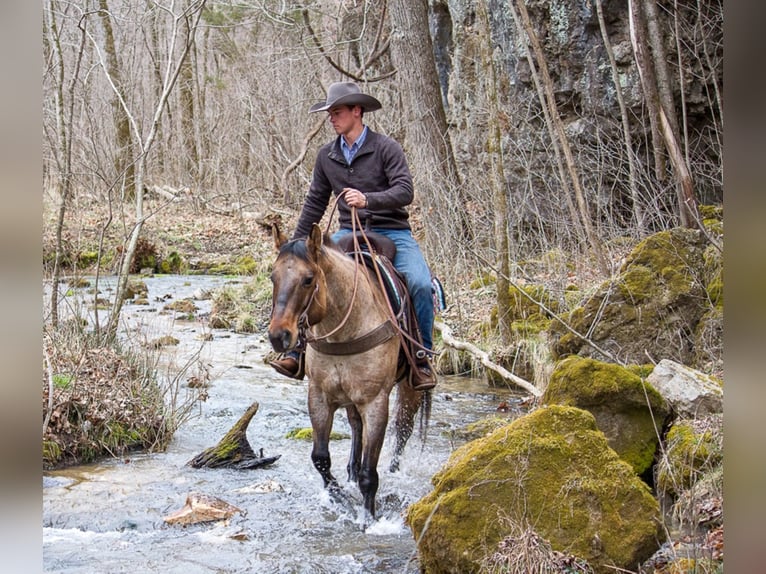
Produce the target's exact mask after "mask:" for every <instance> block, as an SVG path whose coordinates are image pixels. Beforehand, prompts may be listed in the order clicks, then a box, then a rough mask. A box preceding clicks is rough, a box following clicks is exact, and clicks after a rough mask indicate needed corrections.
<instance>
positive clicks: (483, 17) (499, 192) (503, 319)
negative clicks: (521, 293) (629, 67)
mask: <svg viewBox="0 0 766 574" xmlns="http://www.w3.org/2000/svg"><path fill="white" fill-rule="evenodd" d="M476 11H477V16H478V17H479V18H478V19H479V26H480V28H481V39H480V45H481V67H482V69H483V75H484V78H485V86H484V93H485V94H486V99H487V109H488V111H489V118H488V121H487V124H488V130H487V132H488V133H487V151H488V154H489V162H490V170H489V174H488V175H489V181H490V186H491V187H492V204H493V212H494V237H495V261H496V263H495V264H496V266H497V268H498V270H499V271H500V273H498V275H497V282H496V285H495V286H496V288H497V293H496V297H497V299H496V301H497V326H498V330H499V332H500V340H501V342H502V344H503V346H506V347H507V346H509V345H510V344H511V342H512V341H511V334H512V331H511V317H512V314H511V294H510V283H509V282H508V279H507V277H509V276H510V258H511V254H510V248H509V243H508V202H509V200H508V191H507V188H506V183H505V171H504V169H503V147H502V137H501V131H500V121H499V114H498V104H497V78H496V75H495V62H494V60H493V58H492V34H491V29H490V25H489V17H488V16H487V6H486V0H480V1H479V2H478V4H477V9H476Z"/></svg>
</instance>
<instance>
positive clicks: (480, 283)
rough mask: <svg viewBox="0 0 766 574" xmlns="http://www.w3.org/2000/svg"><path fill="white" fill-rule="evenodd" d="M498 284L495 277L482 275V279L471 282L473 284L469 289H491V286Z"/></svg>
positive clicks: (478, 278) (486, 274)
mask: <svg viewBox="0 0 766 574" xmlns="http://www.w3.org/2000/svg"><path fill="white" fill-rule="evenodd" d="M495 283H497V278H496V277H495V276H494V275H490V274H489V273H484V274H483V275H481V277H477V278H476V279H474V280H473V281H471V284H470V285H469V289H472V290H476V289H482V288H483V287H489V286H490V285H494V284H495Z"/></svg>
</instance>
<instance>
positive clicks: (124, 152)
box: [98, 0, 136, 199]
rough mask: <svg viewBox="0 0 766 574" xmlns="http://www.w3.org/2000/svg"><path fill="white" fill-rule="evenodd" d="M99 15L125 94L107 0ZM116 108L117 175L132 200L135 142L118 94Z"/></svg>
mask: <svg viewBox="0 0 766 574" xmlns="http://www.w3.org/2000/svg"><path fill="white" fill-rule="evenodd" d="M98 14H99V17H100V18H101V25H102V26H103V28H104V51H105V52H106V65H107V70H108V73H109V76H110V77H111V79H112V83H113V84H114V86H116V88H117V90H118V91H119V92H120V93H122V91H123V85H122V72H121V71H120V62H119V59H118V58H117V47H116V45H115V42H114V31H113V30H112V20H111V13H110V11H109V5H108V4H107V0H99V12H98ZM112 110H113V112H112V114H113V115H112V117H113V121H114V127H115V147H116V149H115V154H116V156H115V158H114V168H115V172H116V174H117V178H118V179H121V180H122V185H121V188H122V189H123V194H124V196H125V197H126V198H128V199H130V198H132V197H133V189H134V187H135V177H136V174H135V166H134V164H133V141H132V137H131V133H130V122H129V120H128V115H127V113H126V111H125V109H124V107H123V105H122V103H121V102H120V98H119V97H118V96H117V95H115V97H114V98H113V99H112Z"/></svg>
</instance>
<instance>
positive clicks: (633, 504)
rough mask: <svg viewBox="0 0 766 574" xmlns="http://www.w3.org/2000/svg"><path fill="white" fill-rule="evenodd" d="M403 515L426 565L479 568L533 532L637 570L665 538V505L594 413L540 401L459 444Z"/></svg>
mask: <svg viewBox="0 0 766 574" xmlns="http://www.w3.org/2000/svg"><path fill="white" fill-rule="evenodd" d="M433 484H434V489H433V491H432V492H431V493H429V494H428V495H426V496H425V497H424V498H422V499H421V500H419V501H418V502H416V503H414V504H412V505H411V506H410V507H409V508H408V510H407V514H406V522H407V524H408V525H409V526H410V528H411V529H412V532H413V536H414V538H415V539H416V540H417V541H418V551H419V555H420V560H421V567H422V568H423V569H424V571H425V572H426V573H427V574H441V573H453V572H454V573H460V574H467V573H471V572H477V571H478V569H479V564H481V562H482V560H483V558H485V557H486V556H487V555H488V554H492V553H493V552H494V551H495V549H496V548H497V545H498V543H499V542H501V541H502V540H504V539H506V537H507V536H508V535H513V534H514V533H515V532H518V531H519V530H520V529H521V530H522V531H526V530H528V529H530V528H531V529H534V531H535V532H536V533H537V534H538V535H539V536H540V537H541V538H543V539H545V540H547V541H549V542H550V544H551V547H552V549H553V550H556V551H559V552H566V553H568V554H572V555H575V556H577V557H579V558H582V559H584V560H587V561H588V562H589V563H590V565H591V566H592V567H593V569H594V572H596V573H599V574H601V573H603V574H607V573H609V574H613V573H614V572H615V571H617V570H619V569H620V568H624V569H630V570H635V569H636V568H637V567H638V565H639V564H640V563H641V562H643V561H644V560H646V559H647V558H649V557H650V556H651V555H652V554H653V553H654V551H655V550H657V548H658V547H659V545H660V544H661V543H662V541H663V540H664V539H665V533H664V530H663V528H662V526H661V521H660V509H659V504H658V502H657V501H656V500H655V498H654V497H653V496H652V493H651V491H650V489H649V487H648V486H647V485H646V484H645V483H644V482H642V481H641V480H640V479H639V478H638V477H637V476H636V474H635V472H634V471H633V468H632V467H631V466H630V465H629V464H627V463H626V462H625V461H623V460H622V459H620V458H619V457H618V456H617V454H616V453H615V452H614V451H613V450H612V449H611V448H609V445H608V444H607V442H606V438H605V437H604V434H603V433H602V432H601V431H599V430H598V428H597V427H596V420H595V419H594V417H593V415H591V414H590V413H589V412H587V411H584V410H581V409H578V408H574V407H564V406H559V405H552V406H547V407H542V408H539V409H537V410H536V411H534V412H532V413H530V414H529V415H526V416H524V417H522V418H519V419H517V420H515V421H514V422H512V423H510V424H508V425H506V426H503V427H500V428H498V429H497V430H495V431H494V432H492V433H491V434H490V435H488V436H486V437H484V438H481V439H478V440H475V441H472V442H470V443H468V444H466V445H464V446H462V447H460V448H458V449H457V450H455V451H454V452H453V454H452V455H451V456H450V459H449V461H448V463H447V464H446V465H445V466H444V467H443V468H442V469H441V470H440V471H439V472H438V473H437V474H436V475H434V477H433Z"/></svg>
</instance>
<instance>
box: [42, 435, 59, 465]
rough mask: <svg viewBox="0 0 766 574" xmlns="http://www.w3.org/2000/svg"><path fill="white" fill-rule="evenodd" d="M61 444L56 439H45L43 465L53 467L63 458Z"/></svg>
mask: <svg viewBox="0 0 766 574" xmlns="http://www.w3.org/2000/svg"><path fill="white" fill-rule="evenodd" d="M61 456H62V452H61V446H60V445H59V444H58V443H57V442H56V441H54V440H44V441H43V467H44V468H53V467H55V466H56V465H57V464H58V463H59V461H60V460H61Z"/></svg>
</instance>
